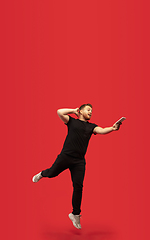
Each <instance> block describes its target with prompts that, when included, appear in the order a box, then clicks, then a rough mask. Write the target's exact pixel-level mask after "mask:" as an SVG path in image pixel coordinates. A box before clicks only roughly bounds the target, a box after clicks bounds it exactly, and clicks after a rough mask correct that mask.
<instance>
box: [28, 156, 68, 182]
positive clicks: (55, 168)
mask: <svg viewBox="0 0 150 240" xmlns="http://www.w3.org/2000/svg"><path fill="white" fill-rule="evenodd" d="M68 167H69V165H68V158H67V156H66V155H65V154H62V153H61V154H59V155H58V156H57V158H56V160H55V162H54V163H53V165H52V166H51V167H50V168H48V169H46V170H44V171H42V172H40V173H38V174H37V175H35V176H34V177H33V179H32V181H33V182H38V181H39V180H40V179H41V178H43V177H48V178H53V177H56V176H58V175H59V174H60V173H61V172H63V171H64V170H65V169H67V168H68Z"/></svg>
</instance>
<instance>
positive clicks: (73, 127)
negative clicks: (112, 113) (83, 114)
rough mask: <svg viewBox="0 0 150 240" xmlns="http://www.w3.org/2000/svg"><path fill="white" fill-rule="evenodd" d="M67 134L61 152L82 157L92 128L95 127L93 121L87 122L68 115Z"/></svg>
mask: <svg viewBox="0 0 150 240" xmlns="http://www.w3.org/2000/svg"><path fill="white" fill-rule="evenodd" d="M66 125H67V127H68V135H67V136H66V139H65V142H64V145H63V149H62V151H61V152H63V153H66V154H68V155H70V156H73V157H77V158H79V159H80V158H81V159H83V158H84V155H85V153H86V150H87V147H88V143H89V140H90V137H91V135H92V133H93V129H94V128H95V127H97V125H96V124H94V123H89V122H88V121H87V122H84V121H81V120H79V119H75V118H73V117H71V116H69V121H68V123H67V124H66Z"/></svg>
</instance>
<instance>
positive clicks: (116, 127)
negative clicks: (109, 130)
mask: <svg viewBox="0 0 150 240" xmlns="http://www.w3.org/2000/svg"><path fill="white" fill-rule="evenodd" d="M121 124H122V123H121V122H119V123H115V124H114V125H113V130H114V131H118V130H119V128H120V125H121Z"/></svg>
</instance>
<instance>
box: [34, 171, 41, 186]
mask: <svg viewBox="0 0 150 240" xmlns="http://www.w3.org/2000/svg"><path fill="white" fill-rule="evenodd" d="M41 178H42V175H41V172H40V173H38V174H36V175H35V176H34V177H33V178H32V181H33V182H34V183H36V182H38V181H39V180H40V179H41Z"/></svg>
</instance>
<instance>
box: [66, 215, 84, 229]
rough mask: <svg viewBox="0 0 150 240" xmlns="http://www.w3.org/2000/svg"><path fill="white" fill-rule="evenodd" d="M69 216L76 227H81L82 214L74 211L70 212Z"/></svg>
mask: <svg viewBox="0 0 150 240" xmlns="http://www.w3.org/2000/svg"><path fill="white" fill-rule="evenodd" d="M68 217H69V218H70V220H71V221H72V223H73V226H74V227H76V228H77V229H81V224H80V217H81V215H74V214H73V213H70V214H69V215H68Z"/></svg>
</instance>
